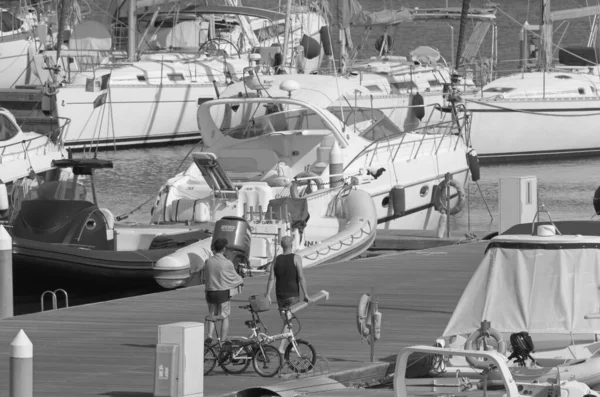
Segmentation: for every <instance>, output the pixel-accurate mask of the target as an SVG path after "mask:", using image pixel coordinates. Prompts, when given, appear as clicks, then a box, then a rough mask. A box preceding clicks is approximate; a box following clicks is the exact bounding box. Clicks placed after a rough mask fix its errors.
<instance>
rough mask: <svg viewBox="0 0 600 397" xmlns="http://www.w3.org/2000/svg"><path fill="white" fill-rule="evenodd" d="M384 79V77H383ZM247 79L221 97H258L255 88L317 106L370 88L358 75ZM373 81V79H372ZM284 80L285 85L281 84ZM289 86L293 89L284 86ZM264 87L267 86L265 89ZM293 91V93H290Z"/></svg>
mask: <svg viewBox="0 0 600 397" xmlns="http://www.w3.org/2000/svg"><path fill="white" fill-rule="evenodd" d="M381 79H382V80H384V79H385V78H384V77H381ZM244 80H245V81H246V82H245V83H244V82H239V83H234V84H232V85H230V86H229V87H227V88H226V89H225V90H224V91H223V93H222V94H221V98H233V97H239V98H243V97H245V96H246V94H248V96H249V97H254V98H255V97H256V96H257V90H256V88H260V89H261V96H262V97H269V96H271V97H273V98H277V97H283V98H288V97H290V98H291V99H296V100H299V101H303V102H308V103H310V104H312V105H314V106H318V107H322V108H326V107H328V106H330V105H331V104H332V103H334V102H336V101H337V100H338V99H340V98H342V97H343V96H345V95H354V93H355V92H357V93H358V94H359V95H360V94H361V93H362V94H365V95H368V94H369V92H370V91H369V90H368V89H367V88H365V87H363V86H362V85H361V84H360V77H358V76H347V77H346V76H344V77H335V76H326V75H312V74H295V75H272V76H258V77H256V76H248V75H246V77H245V78H244ZM369 82H370V83H371V82H372V80H371V79H370V80H369ZM282 83H284V84H283V86H282ZM285 87H287V88H288V89H291V91H285V90H283V89H282V88H285ZM262 88H264V89H262ZM290 93H291V96H290Z"/></svg>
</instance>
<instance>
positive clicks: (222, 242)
mask: <svg viewBox="0 0 600 397" xmlns="http://www.w3.org/2000/svg"><path fill="white" fill-rule="evenodd" d="M226 248H227V240H226V239H224V238H219V239H216V240H215V241H214V242H213V246H212V249H213V253H214V256H212V257H210V258H209V259H208V260H207V261H206V264H205V265H204V272H205V277H206V285H205V291H206V302H207V303H208V311H209V313H210V314H212V315H215V316H223V317H224V319H223V322H222V323H221V333H220V335H219V336H220V337H221V340H226V338H227V333H228V332H229V315H230V314H231V303H230V300H229V299H230V290H231V289H233V288H236V287H238V286H240V285H241V284H242V283H243V279H242V277H240V275H239V274H238V273H237V272H236V271H235V268H234V266H233V263H232V262H231V261H230V260H229V259H227V258H225V256H224V253H225V249H226ZM214 327H215V325H214V323H212V322H209V323H208V337H207V339H206V341H207V342H208V343H211V342H212V334H213V332H214Z"/></svg>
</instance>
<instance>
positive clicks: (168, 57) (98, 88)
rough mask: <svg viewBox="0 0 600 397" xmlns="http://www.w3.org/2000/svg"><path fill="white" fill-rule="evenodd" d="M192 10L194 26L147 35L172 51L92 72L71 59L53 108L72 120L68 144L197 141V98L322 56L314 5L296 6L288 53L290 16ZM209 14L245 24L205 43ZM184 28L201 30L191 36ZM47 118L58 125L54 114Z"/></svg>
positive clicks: (311, 65) (305, 68) (311, 64)
mask: <svg viewBox="0 0 600 397" xmlns="http://www.w3.org/2000/svg"><path fill="white" fill-rule="evenodd" d="M190 12H193V13H194V15H195V16H196V19H195V20H194V21H192V24H193V25H194V26H192V27H191V28H190V27H189V26H188V24H189V22H190V21H183V22H179V23H178V24H175V25H174V26H173V27H172V28H170V29H169V33H168V34H166V35H165V34H164V32H163V31H155V32H154V33H152V34H149V35H148V37H150V38H151V40H149V43H154V44H152V45H154V46H159V47H160V46H161V44H160V43H161V42H162V43H163V44H165V43H167V44H169V48H170V49H168V50H165V49H158V50H153V51H150V52H148V53H145V54H142V55H141V56H140V57H139V59H138V60H136V61H135V62H118V63H111V62H108V63H106V64H103V65H100V66H98V67H96V68H94V69H93V71H92V72H83V71H81V70H77V68H78V66H79V65H78V64H77V63H71V64H69V66H68V69H67V71H66V76H67V80H68V82H67V83H66V84H65V83H63V84H61V86H60V87H59V88H58V89H57V90H56V92H55V93H54V92H52V93H51V97H52V106H51V112H52V114H53V115H55V116H57V117H59V118H63V119H69V120H70V123H69V124H68V125H67V126H66V128H65V136H64V139H65V144H66V145H67V146H69V147H74V148H82V147H85V146H91V145H93V146H108V147H113V146H136V145H149V144H163V143H173V142H184V141H193V140H196V141H197V140H199V139H200V135H199V134H198V128H197V125H196V121H195V114H196V108H197V106H198V104H199V103H202V102H204V101H207V100H210V99H213V98H215V97H218V96H219V95H220V92H221V91H223V89H224V88H225V87H227V85H228V84H230V83H232V82H234V81H239V80H241V79H242V78H244V77H246V76H248V75H249V74H255V73H257V74H269V73H275V72H276V71H277V69H278V67H279V65H281V67H282V68H283V67H285V68H286V69H287V70H288V72H289V68H290V64H291V65H292V66H291V67H292V68H293V69H294V70H298V69H300V70H301V71H302V72H304V73H310V72H311V71H312V70H315V69H317V68H318V66H319V64H320V61H321V59H322V58H321V57H322V48H321V45H320V36H319V30H320V28H321V27H322V26H323V25H324V20H323V18H322V17H321V16H320V14H319V13H316V12H314V11H311V10H308V9H298V10H296V12H295V13H294V14H293V15H292V18H291V20H292V23H291V27H290V28H289V32H288V34H289V43H288V48H290V50H289V51H288V52H287V54H286V53H285V51H283V50H282V48H283V47H282V46H281V45H279V43H281V44H283V43H284V41H285V40H283V37H282V36H283V35H282V34H281V33H282V30H283V26H284V25H285V24H284V21H285V18H286V17H285V14H282V13H278V12H273V11H268V10H262V9H257V8H252V7H231V6H196V7H194V8H193V10H192V11H190ZM207 15H208V16H215V15H221V16H227V15H233V16H234V17H236V18H237V20H239V21H241V20H244V21H245V23H241V22H238V23H237V24H235V26H233V28H232V27H231V26H229V27H226V28H224V30H223V32H221V33H219V36H218V37H217V36H212V37H213V38H211V39H207V40H206V41H204V42H200V39H201V38H202V37H210V36H209V35H208V31H209V30H210V24H209V23H208V22H206V18H205V16H207ZM163 17H165V16H163ZM249 18H253V19H252V20H250V19H249ZM84 24H85V22H84ZM182 24H184V25H186V26H187V28H186V27H182V26H180V25H182ZM81 25H83V24H81ZM81 25H80V26H81ZM271 27H273V29H271ZM188 28H189V29H188ZM280 28H281V29H280ZM285 30H286V31H287V29H285ZM182 32H183V33H185V32H187V33H190V32H191V33H194V32H195V33H194V34H195V35H194V34H192V35H191V37H192V38H193V40H191V39H190V36H189V35H188V36H187V38H186V37H184V36H185V35H183V36H182V34H183V33H182ZM217 33H218V32H217ZM161 37H162V39H161ZM235 37H237V39H234V38H235ZM244 37H245V39H244ZM161 40H162V41H161ZM190 40H191V41H190ZM240 44H242V45H241V46H240ZM148 45H149V44H148ZM228 51H232V52H228ZM282 51H283V53H282ZM284 56H285V58H286V59H287V62H283V60H282V58H283V57H284ZM278 57H280V58H278ZM278 59H279V60H278ZM277 62H278V63H277ZM102 79H104V81H102ZM37 121H39V120H34V122H37ZM42 122H45V123H50V124H52V123H58V121H57V119H56V118H54V119H51V120H45V121H44V120H42Z"/></svg>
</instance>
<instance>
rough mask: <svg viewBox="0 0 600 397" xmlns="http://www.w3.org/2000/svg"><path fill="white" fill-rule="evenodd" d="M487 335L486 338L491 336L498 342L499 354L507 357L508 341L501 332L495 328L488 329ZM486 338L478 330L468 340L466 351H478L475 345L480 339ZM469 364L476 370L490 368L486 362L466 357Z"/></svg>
mask: <svg viewBox="0 0 600 397" xmlns="http://www.w3.org/2000/svg"><path fill="white" fill-rule="evenodd" d="M486 334H487V335H485V336H488V335H489V336H491V337H492V338H494V340H495V341H496V343H498V349H497V351H498V353H500V354H502V355H506V341H505V340H504V338H503V337H502V334H501V333H500V331H498V330H495V329H494V328H488V330H487V332H486ZM482 337H484V334H483V333H482V332H481V330H480V329H478V330H477V331H475V332H473V333H472V334H471V336H469V339H467V341H466V342H465V350H477V349H476V348H475V347H474V343H475V341H477V340H478V339H479V338H482ZM466 359H467V362H468V363H469V365H471V366H472V367H474V368H477V369H488V368H489V364H488V363H487V361H486V360H478V359H476V358H475V357H466Z"/></svg>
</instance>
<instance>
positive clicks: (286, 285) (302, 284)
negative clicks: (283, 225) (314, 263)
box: [265, 236, 312, 351]
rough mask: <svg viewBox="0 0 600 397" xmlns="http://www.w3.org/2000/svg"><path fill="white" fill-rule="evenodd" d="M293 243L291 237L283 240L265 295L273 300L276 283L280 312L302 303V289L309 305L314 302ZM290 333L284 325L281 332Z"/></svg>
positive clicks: (283, 342)
mask: <svg viewBox="0 0 600 397" xmlns="http://www.w3.org/2000/svg"><path fill="white" fill-rule="evenodd" d="M292 242H293V241H292V238H291V237H290V236H284V237H283V238H282V239H281V248H283V253H282V254H280V255H277V257H276V258H275V262H274V263H273V265H272V266H271V272H270V273H269V281H268V282H267V293H266V294H265V295H266V296H267V297H268V298H269V301H270V300H271V290H272V289H273V282H275V295H276V297H277V306H278V307H279V310H280V311H281V310H283V309H286V308H289V307H290V306H292V305H295V304H296V303H298V302H300V289H302V294H303V295H304V300H305V301H306V302H308V303H311V302H312V299H310V298H309V297H308V292H307V290H306V280H305V279H304V273H303V271H302V258H301V257H300V255H296V254H294V253H293V252H292ZM281 315H282V318H283V315H284V312H281ZM284 320H285V318H284ZM288 331H289V329H288V327H287V326H286V325H285V323H284V326H283V329H282V331H281V332H282V333H284V332H288ZM284 344H285V339H284V340H282V341H281V345H280V347H279V351H282V350H283V347H284Z"/></svg>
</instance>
